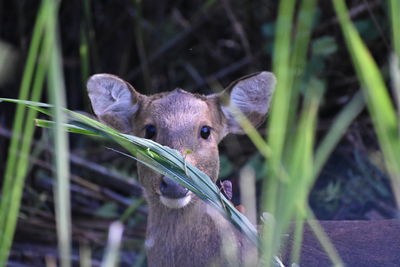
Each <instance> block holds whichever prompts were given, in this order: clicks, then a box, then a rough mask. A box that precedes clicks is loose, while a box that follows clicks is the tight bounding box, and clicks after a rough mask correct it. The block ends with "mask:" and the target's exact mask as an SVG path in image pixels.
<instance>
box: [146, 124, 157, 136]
mask: <svg viewBox="0 0 400 267" xmlns="http://www.w3.org/2000/svg"><path fill="white" fill-rule="evenodd" d="M144 130H145V134H144V138H146V139H152V138H153V137H154V136H156V133H157V129H156V126H154V125H152V124H148V125H146V126H144Z"/></svg>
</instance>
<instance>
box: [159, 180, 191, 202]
mask: <svg viewBox="0 0 400 267" xmlns="http://www.w3.org/2000/svg"><path fill="white" fill-rule="evenodd" d="M188 191H189V190H188V189H186V188H184V187H183V186H181V185H180V184H178V183H176V182H174V181H173V180H172V179H170V178H168V177H165V176H164V177H163V178H162V179H161V184H160V192H161V194H162V195H163V196H165V197H168V198H174V199H178V198H182V197H184V196H186V194H187V192H188Z"/></svg>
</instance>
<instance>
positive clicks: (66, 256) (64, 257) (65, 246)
mask: <svg viewBox="0 0 400 267" xmlns="http://www.w3.org/2000/svg"><path fill="white" fill-rule="evenodd" d="M57 3H58V2H56V1H49V8H50V10H51V13H50V16H49V18H48V23H47V32H46V34H47V36H49V38H51V40H50V42H51V43H52V44H53V45H52V46H51V49H50V53H51V59H50V66H49V73H48V91H49V96H50V99H51V102H52V103H53V104H54V106H53V108H52V109H51V111H52V112H53V114H54V120H55V124H54V127H53V136H54V146H55V155H54V156H55V157H54V165H55V169H56V173H55V176H56V182H55V185H54V186H55V187H54V197H55V213H56V226H57V236H58V246H59V251H60V259H61V260H60V261H61V266H63V267H69V266H71V262H70V257H71V207H70V182H69V164H68V163H69V160H68V158H69V152H68V149H69V146H68V136H67V133H66V132H65V131H64V126H63V124H64V123H65V122H66V120H67V117H66V114H65V113H64V111H63V108H64V107H65V106H66V102H65V89H64V77H63V70H62V63H61V54H60V53H61V52H60V43H59V40H58V28H57V27H58V23H57V14H58V4H57Z"/></svg>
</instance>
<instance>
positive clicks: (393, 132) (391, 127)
mask: <svg viewBox="0 0 400 267" xmlns="http://www.w3.org/2000/svg"><path fill="white" fill-rule="evenodd" d="M333 3H334V7H335V11H336V14H337V15H338V17H339V21H340V26H341V28H342V31H343V35H344V37H345V41H346V45H347V48H348V50H349V54H350V56H351V59H352V61H353V65H354V68H355V70H356V73H357V77H358V79H359V80H360V83H361V85H362V90H363V93H364V95H365V99H366V102H367V106H368V110H369V113H370V114H371V118H372V122H373V125H374V128H375V131H376V134H377V136H378V141H379V144H380V147H381V149H382V152H383V156H384V159H385V164H386V168H387V171H388V173H389V175H390V177H391V182H392V188H393V191H394V194H395V197H396V201H397V206H398V207H400V120H399V114H398V113H397V112H396V109H395V105H394V103H393V101H392V100H391V97H390V94H389V90H388V88H387V86H386V85H385V82H384V79H383V76H382V73H381V72H380V70H379V68H378V66H377V64H376V62H375V60H374V59H373V57H372V55H371V53H370V52H369V51H368V48H367V46H366V45H365V44H364V42H363V41H362V39H361V37H360V35H359V34H358V33H357V31H356V29H355V27H354V25H353V24H352V23H351V21H350V19H349V16H348V10H347V7H346V4H345V2H344V1H343V0H336V1H333ZM389 5H390V14H391V23H392V25H391V26H392V27H391V28H392V40H393V50H394V51H393V54H394V56H393V58H394V60H392V61H391V64H392V66H391V69H392V79H393V80H394V79H396V78H397V77H399V75H400V74H399V73H400V68H399V61H398V58H399V56H400V40H399V37H400V29H399V28H398V24H395V23H398V22H399V18H398V17H399V14H400V13H399V11H400V4H399V1H396V0H392V1H390V2H389ZM397 79H398V78H397ZM393 91H394V95H395V96H398V95H399V94H400V86H399V84H398V82H397V83H393ZM397 104H399V103H397ZM397 108H400V107H399V106H398V107H397Z"/></svg>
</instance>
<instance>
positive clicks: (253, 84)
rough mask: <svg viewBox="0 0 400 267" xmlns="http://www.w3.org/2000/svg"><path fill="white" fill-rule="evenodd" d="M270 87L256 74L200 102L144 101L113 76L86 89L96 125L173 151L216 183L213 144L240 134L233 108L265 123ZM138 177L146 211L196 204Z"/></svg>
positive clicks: (171, 95)
mask: <svg viewBox="0 0 400 267" xmlns="http://www.w3.org/2000/svg"><path fill="white" fill-rule="evenodd" d="M275 83H276V81H275V78H274V75H273V74H272V73H269V72H260V73H255V74H252V75H249V76H246V77H243V78H241V79H239V80H237V81H235V82H233V83H232V84H231V85H230V86H229V87H228V88H226V89H225V90H224V91H223V92H222V93H219V94H212V95H208V96H202V95H197V94H191V93H188V92H186V91H183V90H181V89H175V90H174V91H172V92H168V93H160V94H155V95H151V96H145V95H142V94H140V93H138V92H137V91H136V90H135V89H134V88H133V87H132V86H131V85H130V84H129V83H127V82H126V81H124V80H122V79H120V78H118V77H116V76H113V75H109V74H96V75H94V76H92V77H91V78H90V79H89V81H88V83H87V89H88V92H89V97H90V100H91V102H92V107H93V110H94V112H95V114H96V115H97V117H98V118H99V120H100V121H102V122H103V123H105V124H108V125H110V126H111V127H113V128H115V129H117V130H119V131H121V132H124V133H129V134H133V135H136V136H139V137H144V138H148V139H152V140H154V141H156V142H158V143H160V144H162V145H165V146H169V147H171V148H173V149H176V150H178V151H179V152H180V153H181V154H183V155H184V156H185V158H186V160H187V161H188V162H190V163H191V164H193V165H195V166H196V167H197V168H199V169H200V170H201V171H203V172H204V173H206V174H207V175H208V176H209V177H210V178H211V179H212V180H213V181H214V182H215V181H216V180H217V178H218V171H219V156H218V143H219V142H220V141H221V140H222V138H224V136H226V135H227V134H228V133H235V134H242V133H243V129H242V128H241V127H240V125H239V124H238V123H237V121H236V120H235V116H234V112H235V108H234V107H236V108H237V109H239V110H240V111H241V112H242V113H243V114H244V115H245V116H246V117H247V118H248V119H249V120H250V122H251V123H252V124H253V125H254V126H258V125H259V124H260V123H262V122H263V121H264V119H265V117H266V113H267V111H268V107H269V103H270V100H271V96H272V93H273V90H274V86H275ZM188 151H190V153H187V152H188ZM138 172H139V179H140V182H141V184H142V185H143V187H144V189H145V194H146V198H147V200H148V202H149V204H150V206H155V207H160V205H163V206H165V207H167V208H172V209H178V208H183V207H185V206H187V205H190V204H191V203H192V204H193V203H195V202H196V201H198V200H197V199H196V197H194V196H193V194H192V193H191V192H189V191H188V190H187V189H185V188H184V187H182V186H180V185H179V184H177V183H175V182H174V181H172V180H171V179H169V178H167V177H164V176H162V175H160V174H157V173H155V172H153V171H151V170H150V169H148V168H146V167H144V166H143V165H140V164H139V166H138Z"/></svg>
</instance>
